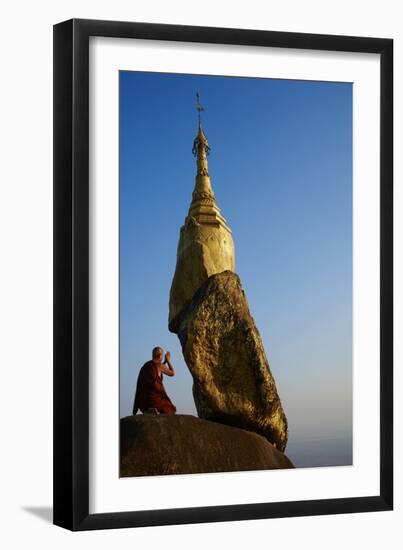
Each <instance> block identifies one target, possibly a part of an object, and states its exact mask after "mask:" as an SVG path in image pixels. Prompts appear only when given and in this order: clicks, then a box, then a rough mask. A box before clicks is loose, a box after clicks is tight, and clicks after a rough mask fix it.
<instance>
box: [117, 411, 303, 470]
mask: <svg viewBox="0 0 403 550" xmlns="http://www.w3.org/2000/svg"><path fill="white" fill-rule="evenodd" d="M120 453H121V454H120V457H121V464H120V476H121V477H129V476H130V477H133V476H145V475H163V474H195V473H207V472H231V471H242V470H266V469H279V468H293V464H292V463H291V461H290V460H289V459H288V458H287V457H286V456H285V455H284V454H283V453H281V452H279V451H277V450H276V449H275V448H274V447H273V446H272V445H270V443H269V442H268V441H267V440H266V439H265V438H263V437H261V436H259V435H257V434H255V433H251V432H247V431H246V430H241V429H239V428H233V427H231V426H224V425H222V424H218V423H216V422H208V421H207V420H202V419H200V418H196V417H194V416H190V415H162V414H161V415H156V416H153V415H136V416H128V417H126V418H122V419H121V421H120Z"/></svg>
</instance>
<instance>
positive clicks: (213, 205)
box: [168, 93, 235, 332]
mask: <svg viewBox="0 0 403 550" xmlns="http://www.w3.org/2000/svg"><path fill="white" fill-rule="evenodd" d="M196 109H197V112H198V119H199V125H198V130H197V135H196V137H195V139H194V141H193V154H194V156H195V157H196V161H197V173H196V181H195V186H194V189H193V194H192V202H191V203H190V207H189V211H188V214H187V216H186V218H185V222H184V224H183V225H182V227H181V229H180V237H179V243H178V250H177V259H176V268H175V275H174V278H173V281H172V286H171V291H170V295H169V321H168V323H169V330H170V331H171V332H178V330H179V324H178V323H179V322H180V315H181V312H182V311H183V308H184V307H185V306H186V305H187V304H188V303H189V301H190V300H191V298H192V297H193V295H194V293H195V292H196V290H197V289H198V288H200V286H201V285H202V284H203V283H204V282H205V280H206V279H207V278H208V277H210V276H211V275H214V274H215V273H221V272H222V271H226V270H230V271H234V268H235V257H234V241H233V239H232V234H231V229H230V228H229V227H228V224H227V221H226V219H225V218H224V216H223V215H222V214H221V210H220V209H219V208H218V205H217V202H216V199H215V196H214V192H213V189H212V187H211V181H210V176H209V173H208V165H207V156H208V154H209V152H210V147H209V144H208V141H207V137H206V136H205V135H204V132H203V130H202V127H201V120H200V118H201V117H200V114H201V112H202V111H204V108H203V107H202V105H201V104H200V96H199V94H198V93H197V94H196Z"/></svg>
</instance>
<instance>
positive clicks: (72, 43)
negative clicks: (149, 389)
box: [54, 19, 393, 531]
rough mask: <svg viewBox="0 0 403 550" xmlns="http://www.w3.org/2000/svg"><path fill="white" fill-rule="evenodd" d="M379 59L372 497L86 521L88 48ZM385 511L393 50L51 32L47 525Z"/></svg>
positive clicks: (139, 33)
mask: <svg viewBox="0 0 403 550" xmlns="http://www.w3.org/2000/svg"><path fill="white" fill-rule="evenodd" d="M91 36H103V37H118V38H137V39H147V40H169V41H180V42H199V43H214V44H231V45H245V46H247V45H253V46H264V47H278V48H298V49H309V50H327V51H343V52H365V53H378V54H380V57H381V74H380V86H381V90H380V94H381V96H380V97H381V105H380V108H381V111H380V140H381V144H380V145H381V147H380V205H381V207H380V210H381V211H380V216H381V218H380V220H381V223H380V232H381V234H380V243H381V257H380V283H381V284H380V421H381V422H380V490H379V494H377V495H373V496H369V497H368V496H365V497H354V498H340V499H326V500H308V501H292V502H276V503H270V502H269V503H253V504H239V505H225V506H211V507H210V506H209V507H197V508H176V509H164V510H150V511H132V512H114V513H102V514H90V513H89V435H90V434H89V290H90V288H89V252H90V251H89V206H90V205H89V179H88V177H89V124H88V122H89V38H90V37H91ZM392 507H393V40H392V39H386V38H362V37H351V36H328V35H314V34H301V33H291V32H271V31H257V30H244V29H230V28H208V27H192V26H178V25H161V24H149V23H127V22H115V21H96V20H80V19H73V20H69V21H65V22H62V23H59V24H57V25H55V26H54V523H55V524H56V525H59V526H61V527H64V528H67V529H71V530H74V531H76V530H90V529H106V528H120V527H139V526H152V525H168V524H184V523H203V522H216V521H234V520H247V519H260V518H276V517H292V516H305V515H322V514H340V513H352V512H370V511H380V510H391V509H392Z"/></svg>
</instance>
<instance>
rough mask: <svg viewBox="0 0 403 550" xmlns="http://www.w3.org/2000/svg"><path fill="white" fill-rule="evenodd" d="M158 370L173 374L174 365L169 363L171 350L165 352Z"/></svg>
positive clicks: (169, 374) (168, 374)
mask: <svg viewBox="0 0 403 550" xmlns="http://www.w3.org/2000/svg"><path fill="white" fill-rule="evenodd" d="M165 365H167V366H165ZM160 371H161V372H163V373H164V374H166V375H167V376H174V375H175V371H174V367H173V365H172V363H171V352H169V351H167V352H166V354H165V359H164V363H163V364H162V365H161V366H160Z"/></svg>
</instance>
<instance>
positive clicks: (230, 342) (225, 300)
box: [178, 271, 288, 451]
mask: <svg viewBox="0 0 403 550" xmlns="http://www.w3.org/2000/svg"><path fill="white" fill-rule="evenodd" d="M178 336H179V339H180V342H181V345H182V351H183V355H184V358H185V361H186V364H187V366H188V367H189V370H190V372H191V374H192V377H193V396H194V400H195V404H196V408H197V413H198V415H199V417H200V418H205V419H207V420H213V421H215V422H221V423H223V424H229V425H232V426H237V427H239V428H243V429H246V430H250V431H253V432H256V433H258V434H261V435H263V436H264V437H266V438H267V439H268V441H270V443H272V444H273V445H275V446H276V448H277V449H279V450H280V451H284V449H285V447H286V444H287V437H288V429H287V419H286V416H285V414H284V411H283V408H282V406H281V401H280V398H279V396H278V393H277V388H276V384H275V381H274V378H273V375H272V374H271V371H270V368H269V364H268V361H267V358H266V354H265V351H264V347H263V343H262V340H261V337H260V334H259V331H258V329H257V328H256V325H255V322H254V320H253V318H252V316H251V314H250V312H249V306H248V302H247V299H246V296H245V293H244V291H243V289H242V286H241V282H240V279H239V277H238V275H236V274H235V273H233V272H231V271H224V272H222V273H218V274H216V275H212V276H211V277H209V278H208V279H207V281H206V282H205V283H204V284H203V285H202V286H201V288H200V289H199V290H198V291H197V292H196V293H195V295H194V296H193V299H192V300H191V302H190V304H189V305H188V307H187V308H186V309H185V310H184V311H183V313H182V315H181V319H180V326H179V331H178Z"/></svg>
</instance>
